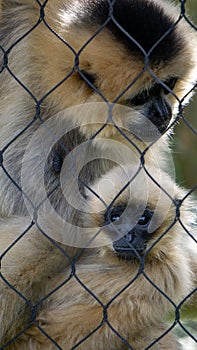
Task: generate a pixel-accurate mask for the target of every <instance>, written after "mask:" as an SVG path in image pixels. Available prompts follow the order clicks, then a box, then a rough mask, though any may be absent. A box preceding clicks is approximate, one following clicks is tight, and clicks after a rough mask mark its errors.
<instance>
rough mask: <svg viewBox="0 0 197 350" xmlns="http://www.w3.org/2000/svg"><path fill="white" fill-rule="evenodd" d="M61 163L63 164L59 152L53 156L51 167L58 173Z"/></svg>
mask: <svg viewBox="0 0 197 350" xmlns="http://www.w3.org/2000/svg"><path fill="white" fill-rule="evenodd" d="M62 164H63V158H62V155H61V154H59V153H56V154H55V156H54V158H53V169H54V170H55V172H56V173H60V171H61V168H62Z"/></svg>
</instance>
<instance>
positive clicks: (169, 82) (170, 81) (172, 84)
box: [164, 77, 178, 95]
mask: <svg viewBox="0 0 197 350" xmlns="http://www.w3.org/2000/svg"><path fill="white" fill-rule="evenodd" d="M177 80H178V78H175V77H174V78H170V79H168V80H167V81H164V83H165V84H166V85H167V86H168V87H169V89H170V90H173V89H174V87H175V85H176V83H177ZM164 94H165V95H168V94H170V91H168V90H167V89H165V88H164Z"/></svg>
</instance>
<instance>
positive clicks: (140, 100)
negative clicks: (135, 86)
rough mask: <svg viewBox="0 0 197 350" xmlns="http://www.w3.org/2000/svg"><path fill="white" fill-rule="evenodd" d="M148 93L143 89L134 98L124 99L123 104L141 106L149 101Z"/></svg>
mask: <svg viewBox="0 0 197 350" xmlns="http://www.w3.org/2000/svg"><path fill="white" fill-rule="evenodd" d="M149 97H150V96H149V93H148V91H143V92H142V93H140V94H138V95H137V96H135V97H134V98H132V99H130V100H126V101H125V105H129V106H130V105H134V106H142V105H144V104H145V103H147V102H148V101H149Z"/></svg>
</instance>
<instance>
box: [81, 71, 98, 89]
mask: <svg viewBox="0 0 197 350" xmlns="http://www.w3.org/2000/svg"><path fill="white" fill-rule="evenodd" d="M81 73H82V75H80V77H81V78H82V79H83V80H84V81H85V82H86V80H85V79H87V80H88V82H89V83H91V84H92V85H94V86H95V83H96V78H97V77H96V74H93V73H88V72H86V71H84V70H81ZM84 78H85V79H84ZM86 83H87V82H86Z"/></svg>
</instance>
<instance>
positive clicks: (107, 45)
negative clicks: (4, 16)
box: [3, 0, 197, 137]
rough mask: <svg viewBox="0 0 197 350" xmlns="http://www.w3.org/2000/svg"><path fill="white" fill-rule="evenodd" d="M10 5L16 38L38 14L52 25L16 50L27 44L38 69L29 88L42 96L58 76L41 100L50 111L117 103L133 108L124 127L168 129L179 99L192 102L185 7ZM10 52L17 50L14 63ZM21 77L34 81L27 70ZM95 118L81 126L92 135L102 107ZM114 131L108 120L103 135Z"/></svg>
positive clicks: (158, 0)
mask: <svg viewBox="0 0 197 350" xmlns="http://www.w3.org/2000/svg"><path fill="white" fill-rule="evenodd" d="M8 3H9V1H7V2H5V5H4V7H5V8H6V6H7V5H8ZM3 4H4V1H3ZM11 4H12V5H11V6H10V7H9V6H7V10H5V11H6V12H8V9H9V13H10V14H12V11H13V13H14V15H13V19H10V21H8V25H9V26H10V22H11V21H12V22H13V25H12V26H10V27H9V28H12V27H13V26H14V23H15V18H18V22H17V32H16V33H15V37H13V39H12V40H13V41H15V40H16V35H19V37H20V36H21V34H22V31H23V32H25V31H26V30H28V29H30V28H31V27H32V26H33V25H35V23H36V20H37V19H38V18H40V14H41V18H42V19H44V21H45V23H47V25H48V27H47V26H46V25H45V23H44V22H43V21H41V23H40V24H39V25H38V26H37V27H36V29H34V30H33V31H32V32H31V33H30V34H29V35H27V36H26V37H25V38H24V39H23V40H22V41H21V42H19V44H18V45H17V47H16V48H15V49H13V53H14V54H15V55H16V51H17V49H18V51H19V54H21V51H22V52H23V47H25V45H26V43H27V45H26V46H27V47H28V48H29V62H28V64H29V65H28V69H29V67H30V66H31V70H32V74H34V79H33V81H32V83H31V84H32V86H31V89H30V90H31V91H32V92H33V93H35V95H36V97H37V98H42V97H43V96H44V94H45V93H47V92H49V91H50V90H51V89H52V90H53V88H54V86H56V84H59V83H60V82H61V84H59V85H58V87H57V89H55V90H53V91H52V93H51V94H49V95H48V97H47V98H46V100H44V102H43V103H44V105H45V106H46V104H48V106H49V107H50V106H51V107H52V112H53V113H55V112H57V111H60V110H63V109H65V108H67V107H69V106H73V105H80V104H84V103H92V102H104V103H106V102H110V103H118V104H121V105H123V106H126V107H129V108H131V114H130V119H128V118H124V115H122V117H120V118H118V122H119V126H120V127H122V128H124V129H125V130H128V132H131V133H132V131H133V130H132V128H133V127H132V125H133V122H134V121H136V122H137V125H138V126H139V128H143V124H144V119H145V118H147V119H148V120H150V121H151V122H152V123H153V124H154V125H155V126H156V128H157V129H158V130H159V132H160V133H164V132H165V130H166V128H167V127H168V125H169V123H170V120H171V118H172V115H173V113H174V111H175V106H176V111H177V106H178V105H179V102H180V101H181V103H186V102H187V98H188V91H190V89H191V88H192V86H193V84H194V83H195V82H196V79H197V60H196V57H197V55H196V36H195V34H194V32H193V31H192V29H191V26H190V25H189V24H188V23H187V22H186V21H185V20H184V18H181V17H180V6H177V7H176V6H174V5H172V4H171V3H169V2H167V1H163V0H149V1H146V0H116V1H115V2H114V4H113V6H112V2H111V5H110V1H108V0H66V1H65V0H58V1H55V0H50V1H48V2H46V3H45V4H44V6H43V8H42V9H41V11H40V6H39V4H38V2H36V1H30V0H25V1H12V2H11ZM14 5H15V6H14ZM110 16H111V19H110ZM10 17H11V16H10ZM20 22H21V30H19V29H18V28H19V27H20ZM25 23H26V27H25ZM15 25H16V23H15ZM50 29H51V30H52V31H53V33H52V31H51V30H50ZM7 32H8V33H9V30H8V28H7ZM21 45H22V46H23V47H21ZM27 57H28V53H27ZM11 58H12V52H11V53H10V67H11V68H12V59H11ZM15 62H16V58H15ZM18 64H20V63H18ZM22 68H24V64H23V67H22ZM23 72H24V69H21V70H20V71H19V72H18V75H17V76H18V77H19V78H20V74H23ZM21 79H22V81H23V83H24V84H25V83H26V82H28V84H27V86H29V77H28V75H27V74H25V75H23V77H21ZM186 94H187V98H186V97H185V98H184V96H185V95H186ZM45 108H46V107H45ZM46 111H48V109H47V108H46ZM48 113H50V112H49V111H48ZM79 118H80V120H81V121H83V123H86V120H85V117H84V118H83V120H82V119H81V115H79V116H77V115H76V119H79ZM113 118H114V120H115V121H116V116H115V115H114V116H113ZM106 119H107V116H106V117H105V120H104V121H106ZM92 121H93V123H94V124H96V125H93V124H92V125H88V127H87V128H85V127H84V128H82V131H83V132H84V133H85V134H86V135H87V136H88V137H90V136H92V135H93V134H94V133H95V132H96V131H97V130H98V124H99V123H103V120H102V116H101V115H100V114H99V113H96V115H95V116H93V115H92ZM115 132H118V131H116V130H115V127H114V126H109V125H108V126H106V127H105V129H103V130H102V133H100V134H99V136H101V135H103V136H105V135H106V134H110V133H112V134H113V133H115Z"/></svg>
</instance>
